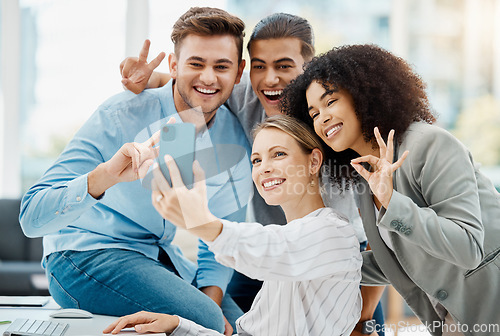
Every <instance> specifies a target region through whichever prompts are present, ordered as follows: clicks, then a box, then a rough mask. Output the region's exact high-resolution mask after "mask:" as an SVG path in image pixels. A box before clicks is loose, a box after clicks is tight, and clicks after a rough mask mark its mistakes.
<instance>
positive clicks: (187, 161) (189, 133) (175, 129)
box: [158, 123, 195, 188]
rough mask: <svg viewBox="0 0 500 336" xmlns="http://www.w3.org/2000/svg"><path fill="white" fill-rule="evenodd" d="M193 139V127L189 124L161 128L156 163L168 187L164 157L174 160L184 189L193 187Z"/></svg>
mask: <svg viewBox="0 0 500 336" xmlns="http://www.w3.org/2000/svg"><path fill="white" fill-rule="evenodd" d="M194 139H195V127H194V125H193V124H190V123H183V124H168V125H166V126H165V127H163V128H162V130H161V133H160V154H159V157H158V161H159V163H160V169H161V172H162V173H163V176H165V179H166V180H167V181H168V183H169V184H170V185H172V181H171V179H170V173H169V170H168V167H167V164H166V163H165V159H164V157H165V155H166V154H168V155H170V156H172V157H173V158H174V161H175V163H176V164H177V167H179V171H180V173H181V177H182V181H183V182H184V185H186V187H188V188H190V187H192V185H193V162H194Z"/></svg>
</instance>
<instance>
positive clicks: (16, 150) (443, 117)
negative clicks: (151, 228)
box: [0, 0, 500, 335]
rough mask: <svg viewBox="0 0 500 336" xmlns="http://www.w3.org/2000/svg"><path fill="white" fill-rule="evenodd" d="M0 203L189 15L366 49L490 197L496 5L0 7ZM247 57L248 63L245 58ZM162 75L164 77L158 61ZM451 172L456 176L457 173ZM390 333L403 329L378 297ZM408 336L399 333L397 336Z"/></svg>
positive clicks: (404, 312)
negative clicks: (426, 100) (419, 83)
mask: <svg viewBox="0 0 500 336" xmlns="http://www.w3.org/2000/svg"><path fill="white" fill-rule="evenodd" d="M0 4H1V5H0V23H1V25H0V197H1V198H18V197H20V196H22V194H23V193H24V192H25V191H26V190H27V188H29V187H30V186H31V185H32V184H33V183H34V182H35V181H36V180H37V179H38V178H39V177H40V176H41V175H42V174H43V172H44V171H45V170H46V169H47V168H48V167H49V165H50V164H51V163H52V162H53V161H54V160H55V158H56V157H57V156H58V155H59V153H60V152H61V151H62V150H63V149H64V146H65V145H66V143H67V142H68V141H69V139H71V138H72V136H73V134H74V133H75V132H76V130H78V129H79V127H80V126H81V125H82V124H83V122H84V121H85V120H86V119H87V118H88V117H89V116H90V114H92V113H93V112H94V111H95V109H96V108H97V106H98V105H99V104H100V103H102V102H103V101H104V100H105V99H106V98H108V97H110V96H111V95H114V94H116V93H118V92H120V91H121V90H122V87H121V83H120V74H119V68H118V66H119V64H120V62H121V61H122V60H123V59H124V58H125V57H126V56H136V55H138V52H139V50H140V48H141V46H142V43H143V41H144V39H146V38H149V39H151V41H152V44H151V50H150V59H151V58H153V57H155V56H156V55H157V54H158V53H159V52H160V51H165V52H167V54H168V53H170V52H171V51H172V50H173V48H172V43H171V41H170V32H171V27H172V25H173V23H174V22H175V20H176V19H177V18H178V17H179V16H180V15H181V14H182V13H184V12H185V11H186V10H187V9H188V8H189V7H191V6H211V7H219V8H223V9H226V10H227V11H229V12H231V13H233V14H236V15H238V16H239V17H241V18H242V19H243V20H244V21H245V23H246V25H247V29H246V34H247V37H248V36H249V35H250V33H251V30H252V28H253V26H254V25H255V24H256V23H257V22H258V21H259V20H260V19H261V18H263V17H264V16H266V15H268V14H271V13H274V12H287V13H292V14H296V15H300V16H302V17H304V18H306V19H308V20H309V21H310V22H311V24H312V26H313V28H314V31H315V38H316V49H317V52H318V53H321V52H325V51H327V50H329V49H331V48H332V47H334V46H338V45H342V44H353V43H374V44H378V45H380V46H382V47H383V48H386V49H388V50H391V51H392V52H394V53H396V54H397V55H399V56H402V57H404V58H405V59H407V60H408V61H409V62H410V63H411V64H412V65H413V66H414V68H415V69H416V71H417V72H418V73H419V74H420V75H421V76H422V78H423V79H424V80H425V81H426V82H427V84H428V93H429V96H430V101H431V103H432V105H433V107H434V109H435V111H436V112H437V114H438V116H439V117H438V124H439V125H441V126H442V127H444V128H446V129H448V130H450V131H451V132H453V133H454V134H455V135H456V136H457V137H458V138H459V139H461V140H462V141H463V142H464V143H465V145H466V146H467V147H468V148H469V149H470V150H471V151H472V153H473V155H474V157H475V159H476V161H478V162H480V163H481V164H482V166H483V168H482V169H483V171H484V172H485V173H486V174H487V175H488V176H489V177H490V178H491V179H492V180H493V181H494V183H495V185H496V187H497V189H500V0H349V1H345V0H308V1H302V0H301V1H284V0H274V1H269V0H252V1H244V0H211V1H201V0H198V1H195V0H184V1H174V0H0ZM245 57H246V58H247V59H248V55H247V54H246V50H245ZM159 70H160V71H164V72H168V66H167V63H166V61H165V62H164V63H163V64H162V65H160V67H159ZM457 169H460V168H459V167H457ZM384 300H386V305H388V307H387V314H388V318H389V321H390V322H394V321H400V320H401V319H404V320H405V321H406V320H411V312H409V311H408V309H407V308H406V307H405V306H404V305H402V304H400V299H398V298H397V296H395V295H393V296H391V292H390V291H389V294H388V295H386V298H385V299H384ZM406 331H407V330H406V329H401V330H400V335H402V334H404V333H405V332H406Z"/></svg>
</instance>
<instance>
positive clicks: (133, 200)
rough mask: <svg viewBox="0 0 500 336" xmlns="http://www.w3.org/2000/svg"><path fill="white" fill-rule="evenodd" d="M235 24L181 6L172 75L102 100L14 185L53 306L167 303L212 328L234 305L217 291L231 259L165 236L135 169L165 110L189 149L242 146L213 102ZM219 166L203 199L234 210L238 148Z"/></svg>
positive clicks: (116, 309)
mask: <svg viewBox="0 0 500 336" xmlns="http://www.w3.org/2000/svg"><path fill="white" fill-rule="evenodd" d="M243 30H244V24H243V22H242V21H241V20H240V19H239V18H237V17H235V16H233V15H230V14H228V13H226V12H225V11H223V10H220V9H215V8H192V9H190V10H189V11H188V12H187V13H186V14H184V15H183V16H182V17H181V18H180V19H179V20H178V21H177V23H176V24H175V26H174V31H173V33H172V39H173V40H174V43H175V45H176V48H175V53H174V54H171V55H170V56H169V65H170V73H171V76H172V78H173V80H172V81H170V82H169V84H168V85H166V86H164V87H162V88H160V89H158V90H148V92H146V93H144V94H142V95H138V96H136V95H134V94H132V93H130V92H123V93H121V94H118V95H116V96H114V97H112V98H110V99H108V100H107V101H106V102H104V103H103V104H102V105H101V106H100V107H99V108H98V109H97V111H96V112H95V113H94V114H93V115H92V116H91V117H90V119H89V120H88V121H87V122H86V123H85V125H84V126H83V127H82V128H81V129H80V130H79V131H78V133H77V134H76V135H75V137H74V138H73V139H72V140H71V142H70V143H69V144H68V146H67V147H66V149H65V150H64V152H63V153H62V154H61V156H60V157H59V158H58V160H57V161H56V163H55V164H54V165H53V166H52V167H51V168H49V170H48V171H47V172H46V173H45V174H44V176H43V177H42V178H41V179H40V180H39V181H38V182H37V183H36V184H35V185H34V186H33V187H31V188H30V189H29V191H28V192H27V193H26V195H25V196H24V198H23V200H22V209H21V216H20V221H21V225H22V227H23V230H24V232H25V234H26V235H27V236H29V237H39V236H43V237H44V258H43V265H44V267H45V268H46V270H47V275H48V277H49V290H50V293H51V294H52V296H53V297H54V299H55V300H56V301H57V303H59V304H60V305H61V306H62V307H64V308H81V309H85V310H89V311H91V312H93V313H97V314H107V315H124V314H130V313H134V312H137V311H140V310H149V311H154V312H163V313H169V314H176V315H180V316H183V317H186V318H188V319H192V320H194V321H197V323H199V324H201V325H203V326H205V327H207V328H211V329H215V330H219V331H220V332H223V331H224V324H225V323H224V316H223V314H222V311H221V309H220V307H219V306H222V308H223V310H224V314H226V316H227V317H228V319H229V320H230V321H231V322H233V324H234V320H235V319H236V318H237V317H239V315H241V310H239V308H238V307H237V306H236V305H235V304H234V302H232V300H230V299H227V298H224V299H223V296H224V292H225V290H226V286H227V283H228V282H229V280H230V278H231V276H232V273H233V271H232V270H231V269H229V268H226V267H223V266H222V265H220V264H219V263H217V262H216V261H215V259H214V256H213V254H212V253H211V252H210V251H209V250H208V248H207V246H206V245H205V244H204V243H202V242H200V249H199V255H198V266H197V267H196V265H194V264H193V263H191V262H189V261H188V260H187V259H185V258H184V257H183V256H182V253H181V251H180V249H179V248H178V247H176V246H174V245H172V244H171V242H172V240H173V238H174V235H175V231H176V230H175V227H174V226H173V225H172V224H171V223H170V222H168V221H165V220H164V219H163V218H162V217H161V216H160V215H159V214H158V213H157V212H156V211H155V209H154V207H153V205H152V203H151V191H150V190H148V189H147V188H144V187H143V184H146V183H145V180H143V181H142V182H143V183H141V179H143V178H144V177H145V175H146V173H147V172H148V169H149V167H150V166H151V165H152V164H153V162H154V160H155V158H156V156H157V153H158V148H157V147H155V145H156V144H157V142H158V139H159V133H158V132H156V133H155V131H157V130H159V129H160V128H161V127H162V126H163V125H164V124H165V122H166V120H167V119H171V118H174V119H175V120H176V122H178V123H181V122H186V123H193V124H194V125H195V127H196V132H197V133H196V139H195V142H196V148H197V150H200V149H205V148H214V147H217V146H218V145H226V144H229V145H232V146H238V148H241V149H242V151H243V152H245V151H247V152H248V151H249V144H248V141H247V139H246V137H245V135H244V132H243V129H242V128H241V125H240V124H239V122H238V121H237V119H236V118H235V117H234V116H233V115H232V114H231V113H230V112H229V111H228V109H227V108H225V107H223V106H222V107H221V105H222V104H223V103H224V102H225V101H226V100H227V98H228V97H229V95H230V94H231V92H232V90H233V87H234V85H235V84H236V83H238V82H239V81H240V77H241V74H242V72H243V68H244V65H245V62H244V61H243V60H242V55H241V52H242V43H243V42H242V41H243V36H244V33H243ZM153 133H154V135H152V134H153ZM213 152H214V153H215V155H219V154H217V153H218V151H217V150H214V151H213ZM245 154H246V153H245ZM220 159H221V158H220V157H218V156H217V157H214V158H213V160H216V161H217V162H221V161H220ZM227 168H228V169H229V168H230V171H231V172H230V173H229V171H228V170H227V171H225V170H224V169H222V168H221V171H220V172H218V174H217V175H216V176H213V177H210V176H208V177H207V181H206V182H207V193H208V196H209V208H210V210H211V211H212V212H214V214H215V213H218V216H221V217H222V218H226V219H228V220H232V221H244V220H245V213H246V207H245V204H246V203H244V201H245V200H246V199H248V197H249V194H250V192H251V176H250V164H249V159H248V157H247V156H243V158H242V159H241V160H240V161H239V162H237V163H235V165H234V166H232V167H227ZM241 200H243V202H242V201H241ZM192 283H193V284H194V285H196V287H198V289H197V288H196V287H194V286H192V285H191V284H192ZM202 292H203V293H202ZM204 293H205V294H206V295H205V294H204ZM211 299H212V300H211ZM228 314H229V315H228ZM226 333H227V334H230V333H231V328H230V327H227V324H226Z"/></svg>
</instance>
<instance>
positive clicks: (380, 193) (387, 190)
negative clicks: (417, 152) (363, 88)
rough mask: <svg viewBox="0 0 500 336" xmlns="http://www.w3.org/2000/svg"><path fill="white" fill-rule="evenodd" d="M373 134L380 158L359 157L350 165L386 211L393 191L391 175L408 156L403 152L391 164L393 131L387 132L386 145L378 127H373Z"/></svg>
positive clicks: (371, 156) (370, 156)
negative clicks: (368, 167)
mask: <svg viewBox="0 0 500 336" xmlns="http://www.w3.org/2000/svg"><path fill="white" fill-rule="evenodd" d="M374 133H375V138H376V140H377V143H378V146H379V149H380V157H376V156H374V155H365V156H361V157H359V158H356V159H354V160H352V161H351V165H352V166H353V167H354V169H356V171H357V172H358V173H359V174H360V175H361V176H362V177H363V178H364V179H365V180H366V181H367V182H368V184H369V185H370V189H371V190H372V192H373V195H375V197H377V199H378V200H379V202H380V203H381V204H382V206H383V207H384V208H386V209H387V207H388V206H389V202H390V200H391V197H392V191H393V184H392V175H393V173H394V172H395V171H396V169H398V168H399V167H401V165H402V164H403V161H404V160H405V159H406V156H407V155H408V151H405V152H404V153H403V155H401V157H400V158H399V160H398V161H396V162H394V163H393V162H392V160H393V155H394V130H391V131H390V132H389V138H388V139H387V145H386V144H385V142H384V140H383V139H382V136H381V135H380V132H379V130H378V127H375V130H374ZM362 162H367V163H369V164H370V166H371V167H372V169H371V170H372V171H371V172H370V171H368V170H366V169H365V168H364V167H363V166H362V165H361V163H362Z"/></svg>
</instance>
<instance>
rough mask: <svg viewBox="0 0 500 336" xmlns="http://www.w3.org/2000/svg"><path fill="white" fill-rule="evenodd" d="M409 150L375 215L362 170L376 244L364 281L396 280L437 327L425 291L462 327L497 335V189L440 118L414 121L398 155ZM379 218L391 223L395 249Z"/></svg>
mask: <svg viewBox="0 0 500 336" xmlns="http://www.w3.org/2000/svg"><path fill="white" fill-rule="evenodd" d="M405 150H409V152H410V153H409V155H408V157H407V159H406V161H405V162H404V163H403V165H402V167H401V168H399V169H398V170H397V171H396V172H395V174H394V177H393V182H394V193H393V196H392V198H391V201H390V204H389V206H388V208H387V209H384V208H382V209H381V212H380V215H379V221H378V222H376V217H375V212H374V206H373V198H372V194H371V191H370V189H369V187H368V184H367V183H366V182H365V181H364V180H363V179H362V178H361V180H363V181H360V183H359V184H358V185H357V191H358V194H359V197H360V199H359V201H360V212H361V217H362V219H363V225H364V228H365V231H366V235H367V237H368V241H369V242H370V246H371V248H372V251H368V252H365V253H364V255H363V280H362V284H363V285H383V284H392V286H393V287H394V288H395V289H396V290H397V291H398V292H399V293H400V294H401V296H402V297H403V298H404V299H405V301H406V302H407V303H408V305H409V306H410V307H411V308H412V310H413V311H414V312H415V314H416V315H417V316H418V317H419V318H420V320H421V321H422V323H424V324H425V325H426V326H428V327H429V326H430V327H431V328H428V329H429V331H430V332H431V333H432V334H433V335H441V334H442V329H441V327H437V328H432V326H433V323H434V322H436V323H437V324H438V325H441V324H440V321H441V319H440V318H439V316H438V315H437V313H436V312H435V310H434V308H433V306H432V305H431V303H430V301H429V298H428V297H427V295H426V293H428V294H429V295H431V296H432V297H434V298H435V299H437V300H438V301H439V302H440V303H441V304H442V305H443V306H444V307H445V308H446V309H447V310H448V312H449V313H450V314H451V316H452V317H453V318H454V320H455V321H456V322H458V323H460V324H464V326H462V330H461V331H462V332H463V333H464V334H465V335H499V334H500V258H498V255H499V253H500V195H499V193H498V192H497V191H496V190H495V189H494V187H493V185H492V183H491V182H490V181H489V180H488V179H487V178H486V177H484V176H483V175H482V174H481V173H480V172H479V170H478V168H477V167H476V165H475V163H474V161H473V159H472V156H471V155H470V153H469V151H468V150H467V149H466V148H465V147H464V146H463V145H462V144H461V143H460V142H459V141H458V140H457V139H456V138H455V137H453V136H452V135H451V134H449V133H448V132H446V131H445V130H443V129H441V128H439V127H437V126H433V125H428V124H424V123H414V124H412V125H411V126H410V127H409V129H408V130H407V132H406V133H405V135H404V139H403V141H402V143H401V145H399V146H396V148H395V153H394V157H395V160H396V158H399V157H400V156H401V154H402V153H403V152H404V151H405ZM377 225H379V226H381V227H384V228H386V229H387V230H389V231H390V232H389V235H390V239H391V241H392V244H393V248H394V251H391V250H390V249H389V248H388V247H387V245H386V244H385V243H384V241H383V240H382V239H381V237H380V234H379V231H378V228H377ZM490 324H495V325H493V326H488V325H490ZM479 328H483V330H482V331H481V330H476V329H479ZM486 328H488V329H489V332H488V330H484V329H486Z"/></svg>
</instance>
